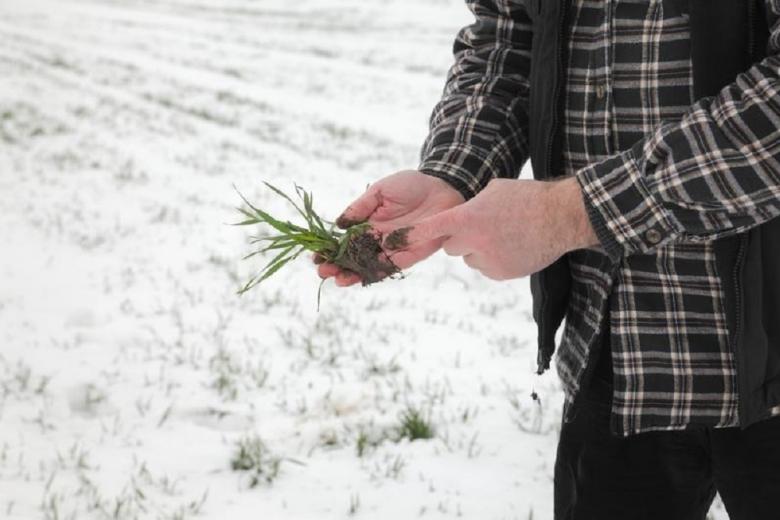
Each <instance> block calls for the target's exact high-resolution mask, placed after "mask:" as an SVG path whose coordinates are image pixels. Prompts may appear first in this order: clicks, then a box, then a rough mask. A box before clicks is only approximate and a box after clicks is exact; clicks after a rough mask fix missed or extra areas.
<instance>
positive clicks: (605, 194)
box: [575, 142, 681, 262]
mask: <svg viewBox="0 0 780 520" xmlns="http://www.w3.org/2000/svg"><path fill="white" fill-rule="evenodd" d="M641 148H642V143H641V142H639V143H637V145H635V146H634V147H633V148H631V149H629V150H626V151H624V152H621V153H619V154H616V155H614V156H612V157H610V158H608V159H606V160H604V161H602V162H599V163H595V164H592V165H590V166H587V167H585V168H582V169H581V170H578V171H577V172H576V173H575V177H576V179H577V182H579V184H580V187H581V188H582V193H583V200H584V202H585V209H586V211H587V213H588V218H589V220H590V222H591V225H592V226H593V230H594V231H595V232H596V236H597V237H598V239H599V241H600V243H601V246H602V247H603V248H604V251H605V252H606V254H607V256H609V258H610V259H611V260H612V261H613V262H617V261H619V260H620V259H621V258H623V257H625V256H629V255H631V254H634V253H647V252H650V251H653V250H655V249H657V248H659V247H661V246H663V245H665V244H666V243H668V242H671V241H673V240H674V239H675V238H677V237H678V236H679V235H680V234H681V226H680V224H679V223H678V222H676V221H675V219H674V217H673V216H672V214H671V212H670V211H669V210H668V209H666V208H664V207H663V205H662V204H660V203H659V202H658V200H657V199H656V197H655V196H654V195H653V193H652V189H651V187H650V186H649V184H648V183H647V179H646V177H645V176H644V174H643V171H642V168H641V167H640V164H639V163H638V162H637V160H636V155H635V153H636V151H637V150H638V151H641Z"/></svg>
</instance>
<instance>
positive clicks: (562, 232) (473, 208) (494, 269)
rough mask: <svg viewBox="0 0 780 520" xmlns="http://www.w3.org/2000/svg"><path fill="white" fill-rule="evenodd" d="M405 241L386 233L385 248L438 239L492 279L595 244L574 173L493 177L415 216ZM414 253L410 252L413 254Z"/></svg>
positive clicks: (526, 271) (531, 268)
mask: <svg viewBox="0 0 780 520" xmlns="http://www.w3.org/2000/svg"><path fill="white" fill-rule="evenodd" d="M401 234H403V235H404V236H405V238H406V244H407V245H406V246H403V247H400V248H399V247H397V244H391V243H389V242H392V241H389V240H387V238H385V242H384V245H383V247H384V249H386V250H397V251H398V252H397V253H395V254H394V255H393V257H392V258H393V259H394V260H395V259H403V261H404V263H405V264H408V263H409V261H407V257H406V256H402V254H403V251H407V250H408V251H409V252H414V251H417V250H419V249H420V248H421V247H423V246H424V245H426V244H436V247H437V248H438V246H439V245H441V247H443V248H444V251H445V252H446V253H447V254H448V255H451V256H461V257H463V261H464V262H465V263H466V264H467V265H468V266H469V267H472V268H473V269H477V270H479V271H480V272H481V273H482V274H483V275H485V276H487V277H488V278H491V279H493V280H508V279H511V278H520V277H523V276H527V275H530V274H532V273H535V272H537V271H540V270H541V269H543V268H544V267H546V266H548V265H549V264H551V263H552V262H554V261H555V260H556V259H558V258H559V257H560V256H562V255H563V254H564V253H566V252H568V251H571V250H573V249H579V248H584V247H592V246H597V245H598V244H599V243H598V239H597V237H596V234H595V233H594V231H593V228H592V227H591V224H590V221H589V220H588V216H587V213H586V211H585V205H584V201H583V198H582V191H581V189H580V187H579V185H578V183H577V180H576V179H575V178H574V177H569V178H566V179H564V180H559V181H552V182H549V181H533V180H518V179H493V180H491V181H490V182H489V183H488V185H487V186H486V187H485V189H483V190H482V191H481V192H479V194H477V195H476V196H475V197H474V198H472V199H470V200H469V201H468V202H466V203H465V204H461V205H459V206H457V207H454V208H452V209H450V210H447V211H443V212H441V213H437V214H435V215H433V216H431V217H428V218H426V219H424V220H421V221H419V222H416V223H415V224H414V225H413V226H412V227H411V228H410V229H406V230H403V231H402V232H401ZM413 257H415V255H414V254H412V255H411V256H410V257H408V258H409V260H411V259H412V258H413Z"/></svg>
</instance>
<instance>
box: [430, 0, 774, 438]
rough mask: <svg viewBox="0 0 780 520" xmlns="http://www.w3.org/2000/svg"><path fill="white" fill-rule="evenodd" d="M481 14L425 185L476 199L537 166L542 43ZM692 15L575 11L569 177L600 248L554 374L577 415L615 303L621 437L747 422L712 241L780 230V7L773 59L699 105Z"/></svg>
mask: <svg viewBox="0 0 780 520" xmlns="http://www.w3.org/2000/svg"><path fill="white" fill-rule="evenodd" d="M466 3H467V4H468V6H469V7H470V8H471V10H472V12H473V13H474V15H475V16H476V18H477V23H475V24H473V25H470V26H467V27H464V28H463V29H462V30H461V31H460V32H459V33H458V35H457V37H456V40H455V44H454V48H453V50H454V55H455V63H454V65H453V66H452V67H451V69H450V71H449V73H448V76H447V82H446V84H445V88H444V93H443V96H442V99H441V101H440V102H439V103H438V104H437V105H436V106H435V108H434V110H433V113H432V115H431V119H430V128H431V131H430V133H429V135H428V137H427V139H426V141H425V143H424V145H423V148H422V152H421V162H420V165H419V170H420V171H422V172H423V173H426V174H429V175H434V176H437V177H440V178H442V179H444V180H447V181H448V182H450V184H451V185H452V186H453V187H455V188H456V189H458V190H459V191H460V192H461V193H462V194H463V195H464V196H465V197H466V198H467V199H468V198H471V197H473V196H475V195H476V194H477V193H478V192H479V191H480V190H481V189H482V188H484V187H485V186H486V185H487V183H488V182H489V181H490V179H492V178H495V177H504V178H507V177H508V178H513V177H517V176H518V175H519V172H520V169H521V168H522V166H523V164H524V163H525V161H526V160H527V158H528V139H527V133H528V125H527V122H528V116H527V114H528V110H527V107H528V92H529V83H528V79H527V78H528V74H529V68H530V57H531V52H530V49H531V39H532V28H531V22H530V19H529V18H528V15H527V13H526V10H525V6H524V3H523V2H520V1H517V0H467V2H466ZM680 4H681V2H678V1H676V0H598V1H596V0H573V1H572V5H571V8H570V9H571V11H570V12H569V13H568V15H569V16H568V20H569V24H570V26H569V28H568V31H569V33H568V34H570V35H571V37H570V41H569V49H568V68H567V89H566V92H565V95H566V110H565V115H564V121H563V123H564V128H563V131H564V171H563V172H561V174H568V175H574V176H575V177H576V179H577V180H578V182H579V184H580V186H581V187H582V190H583V195H584V199H585V205H586V208H587V211H588V217H589V219H590V220H591V222H592V224H593V227H594V229H595V231H596V234H597V236H598V238H599V240H600V247H597V248H589V249H580V250H577V251H573V252H570V253H569V254H568V255H567V256H568V260H569V265H570V268H571V272H572V289H571V294H570V299H569V307H568V309H567V314H566V323H565V326H564V330H563V334H562V337H561V343H560V346H559V348H558V354H557V359H556V367H557V370H558V373H559V375H560V376H561V380H562V382H563V386H564V390H565V393H566V405H567V406H568V405H570V404H571V402H572V401H573V399H574V396H575V395H576V393H577V392H578V390H579V388H580V385H581V382H582V379H583V375H584V372H585V367H586V365H587V362H588V355H589V353H590V349H591V348H592V346H593V345H594V344H595V343H596V341H598V337H599V334H600V333H601V327H602V325H603V323H604V315H605V311H606V305H609V306H610V307H609V310H610V315H611V326H610V331H608V333H610V342H611V349H612V359H613V366H614V391H613V405H612V429H613V431H614V432H616V433H620V434H622V435H630V434H634V433H639V432H643V431H650V430H674V429H683V428H685V427H686V426H687V425H689V424H699V425H704V426H712V427H724V426H736V425H738V424H739V417H738V413H737V409H738V407H737V403H738V394H737V384H736V369H735V362H734V359H733V354H732V352H731V350H730V347H729V341H728V331H727V328H726V319H725V314H724V312H725V311H724V307H723V292H722V289H721V285H720V280H719V278H718V276H717V273H716V268H715V258H714V253H713V250H712V244H711V242H712V240H714V239H717V238H721V237H724V236H728V235H733V234H738V233H742V232H745V231H747V230H748V229H750V228H752V227H754V226H757V225H760V224H762V223H763V222H765V221H767V220H769V219H771V218H774V217H776V216H778V215H780V91H779V90H780V0H766V8H767V13H768V18H769V22H770V27H771V37H770V44H769V47H770V48H769V55H768V57H767V58H766V59H764V60H763V61H761V62H760V63H757V64H755V65H754V66H753V67H751V68H750V69H749V70H748V71H746V72H745V73H743V74H740V75H739V76H738V77H737V78H735V81H734V82H733V83H731V84H730V85H728V86H727V87H726V88H724V89H723V90H721V91H720V92H719V93H718V95H716V96H712V97H707V98H704V99H701V100H699V101H697V102H695V103H694V99H693V90H692V73H691V60H690V37H689V32H688V15H687V13H686V12H684V11H683V10H682V8H681V7H680ZM779 260H780V259H779ZM774 412H775V413H778V412H780V410H778V409H776V410H774Z"/></svg>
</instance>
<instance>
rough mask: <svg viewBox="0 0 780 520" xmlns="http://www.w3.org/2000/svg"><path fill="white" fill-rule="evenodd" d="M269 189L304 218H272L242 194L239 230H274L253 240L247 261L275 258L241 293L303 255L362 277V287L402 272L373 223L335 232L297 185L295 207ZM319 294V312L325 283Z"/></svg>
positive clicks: (336, 229)
mask: <svg viewBox="0 0 780 520" xmlns="http://www.w3.org/2000/svg"><path fill="white" fill-rule="evenodd" d="M263 183H264V184H265V185H266V186H267V187H268V188H269V189H271V190H272V191H273V192H274V193H276V194H277V195H279V196H280V197H282V198H284V199H285V200H287V201H288V202H289V203H290V204H292V206H293V207H294V208H295V210H296V211H297V212H298V213H299V214H300V216H301V217H302V218H303V223H301V224H300V225H298V224H293V223H292V222H290V221H287V220H281V219H277V218H274V217H273V216H271V215H270V214H268V213H267V212H265V211H263V210H262V209H260V208H258V207H256V206H255V205H253V204H252V203H251V202H249V201H248V200H247V199H246V197H244V196H243V195H242V194H241V193H240V192H238V190H236V191H237V192H238V195H239V196H240V197H241V200H243V201H244V203H245V204H246V206H247V207H239V208H237V209H238V211H239V212H241V214H242V215H243V217H244V220H242V221H241V222H237V223H236V224H235V225H237V226H251V225H262V226H267V227H270V228H271V229H272V230H273V233H272V234H270V235H263V236H256V237H252V238H251V243H252V244H260V245H261V247H260V248H259V249H257V250H256V251H253V252H252V253H250V254H248V255H246V256H245V257H244V259H245V260H246V259H248V258H252V257H254V256H256V255H260V254H265V253H272V254H273V255H274V256H273V258H272V259H271V260H270V261H269V262H268V263H267V264H266V265H265V267H263V268H262V269H261V270H260V271H259V272H258V273H257V274H255V275H254V276H253V277H252V278H250V279H249V281H248V282H247V283H246V284H245V285H244V286H243V287H242V288H241V289H239V291H238V293H239V294H244V293H245V292H247V291H248V290H249V289H251V288H253V287H255V286H256V285H257V284H259V283H260V282H262V281H263V280H266V279H267V278H269V277H270V276H272V275H274V274H275V273H276V272H278V271H279V270H280V269H281V268H282V267H284V266H285V265H286V264H287V263H288V262H291V261H292V260H295V259H296V258H297V257H298V256H299V255H300V254H301V253H303V252H304V251H310V252H313V253H317V255H318V256H319V258H320V259H321V260H322V261H324V262H330V263H333V264H335V265H337V266H339V267H340V268H341V269H342V270H344V271H346V272H351V273H355V274H357V275H358V276H359V277H360V280H361V283H362V285H363V286H366V285H369V284H372V283H375V282H378V281H380V280H382V279H384V278H386V277H392V276H393V275H395V274H398V273H400V272H401V271H400V269H399V268H398V267H397V266H396V265H395V264H394V263H393V262H392V260H391V259H390V257H389V256H387V254H385V252H384V251H383V249H382V235H381V233H379V232H378V231H376V230H375V229H373V228H372V226H371V224H370V223H369V222H366V221H363V222H355V223H349V224H350V225H349V226H348V227H346V229H343V230H340V229H338V228H336V224H335V223H334V222H330V221H327V220H325V219H323V218H321V217H320V216H319V215H318V214H317V213H316V212H315V211H314V202H313V201H314V197H313V195H312V194H310V193H308V192H306V191H305V190H304V189H303V188H301V187H300V186H298V185H297V184H296V185H295V191H296V194H297V196H298V198H299V199H300V201H299V203H296V202H295V201H294V200H293V199H292V198H291V197H290V196H288V195H287V194H286V193H284V192H283V191H281V190H280V189H278V188H276V187H274V186H272V185H271V184H269V183H268V182H265V181H264V182H263ZM324 282H325V280H324V279H323V280H322V283H320V287H319V290H318V291H317V309H318V310H319V306H320V293H321V291H322V284H323V283H324Z"/></svg>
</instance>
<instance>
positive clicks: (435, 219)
mask: <svg viewBox="0 0 780 520" xmlns="http://www.w3.org/2000/svg"><path fill="white" fill-rule="evenodd" d="M462 220H463V217H462V210H461V208H460V207H459V206H456V207H454V208H452V209H448V210H445V211H442V212H440V213H437V214H435V215H433V216H430V217H428V218H426V219H423V220H421V221H420V222H418V223H416V224H414V225H413V226H406V227H402V228H398V229H395V230H393V231H391V232H390V233H388V234H387V235H386V236H385V240H384V242H383V243H382V247H383V248H384V249H386V250H388V251H395V250H401V249H409V248H412V247H414V246H417V245H422V244H425V243H426V242H430V241H432V240H436V239H438V238H446V237H447V236H449V235H451V234H453V233H455V232H456V231H457V230H458V229H459V228H461V226H462Z"/></svg>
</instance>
